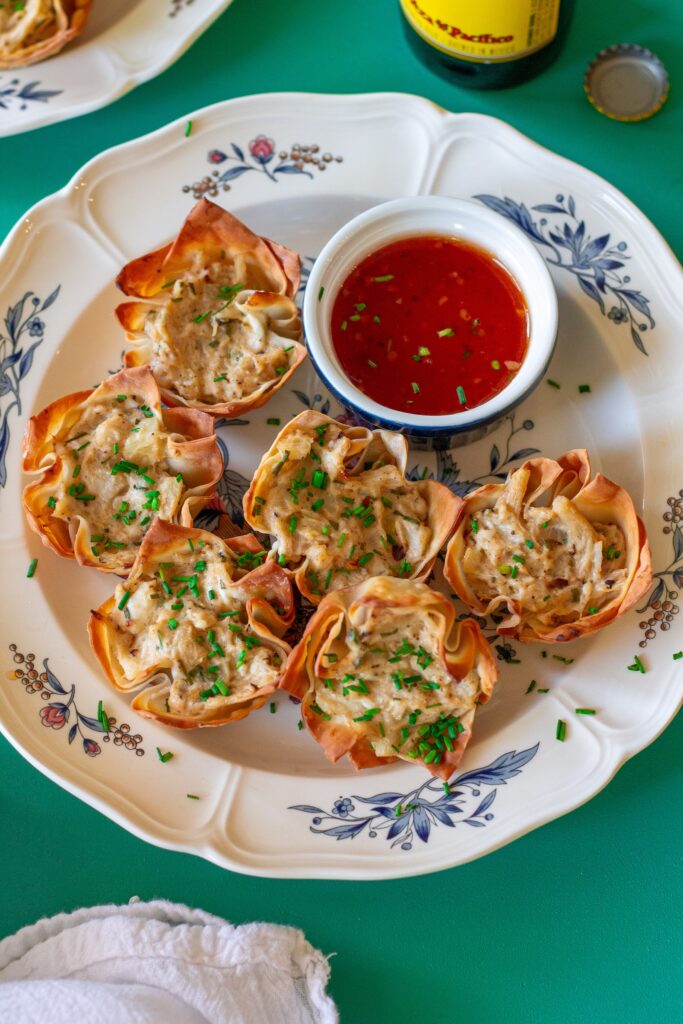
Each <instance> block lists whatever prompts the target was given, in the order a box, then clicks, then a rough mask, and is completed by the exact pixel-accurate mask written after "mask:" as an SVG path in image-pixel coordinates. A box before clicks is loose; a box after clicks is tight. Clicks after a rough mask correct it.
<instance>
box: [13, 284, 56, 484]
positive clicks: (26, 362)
mask: <svg viewBox="0 0 683 1024" xmlns="http://www.w3.org/2000/svg"><path fill="white" fill-rule="evenodd" d="M60 287H61V286H60V285H58V286H57V287H56V288H55V290H54V291H53V292H50V294H49V295H48V297H47V298H46V299H45V301H44V302H42V303H41V301H40V299H39V298H38V296H37V295H35V294H34V293H33V292H25V293H24V295H23V296H22V298H20V299H19V301H18V302H15V304H14V305H13V306H10V307H9V309H8V310H7V313H6V315H5V318H4V320H3V324H4V329H5V332H6V333H3V331H2V329H1V328H0V489H2V488H3V487H4V486H5V484H6V483H7V449H8V448H9V442H10V424H9V416H10V413H11V412H12V410H13V409H14V410H16V414H17V416H21V395H20V389H21V382H22V380H23V379H24V377H26V375H27V374H28V373H29V372H30V370H31V367H32V366H33V357H34V355H35V351H36V349H37V348H38V346H39V345H41V344H42V342H43V338H44V337H45V323H44V321H43V320H41V319H40V314H41V313H44V312H45V310H46V309H49V308H50V306H51V305H52V303H53V302H54V301H55V300H56V298H57V296H58V295H59V289H60ZM6 395H9V396H10V398H9V401H8V402H7V403H5V402H4V401H3V400H4V398H5V396H6Z"/></svg>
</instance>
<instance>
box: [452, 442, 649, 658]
mask: <svg viewBox="0 0 683 1024" xmlns="http://www.w3.org/2000/svg"><path fill="white" fill-rule="evenodd" d="M497 527H500V530H499V531H498V532H497ZM444 572H445V576H446V579H447V580H448V582H449V583H450V585H451V586H452V587H453V589H454V591H455V592H456V594H457V595H458V597H459V598H460V599H461V600H462V601H464V602H465V604H467V605H468V607H469V608H471V609H472V611H474V612H476V613H477V614H479V615H491V614H494V615H497V616H502V617H503V618H502V621H501V622H500V623H499V624H498V626H497V631H498V633H500V635H501V636H509V637H513V638H515V639H517V640H521V641H523V642H530V641H539V642H542V643H563V642H566V641H569V640H575V639H577V638H578V637H581V636H587V635H589V634H590V633H595V632H596V630H598V629H601V628H602V627H603V626H606V625H607V624H608V623H610V622H612V621H613V620H614V619H616V618H617V616H619V615H623V613H624V612H626V611H628V609H629V608H632V607H633V605H634V604H636V602H637V601H638V600H639V599H640V598H641V597H642V596H643V594H645V593H646V592H647V590H648V588H649V587H650V584H651V582H652V566H651V561H650V548H649V545H648V541H647V536H646V533H645V527H644V525H643V523H642V522H641V520H640V519H639V518H638V516H637V514H636V511H635V507H634V505H633V500H632V499H631V497H630V495H629V494H628V493H627V492H626V491H625V490H624V488H623V487H620V486H619V485H618V484H615V483H613V482H612V481H611V480H608V479H607V478H606V477H604V476H603V475H602V474H601V473H598V474H597V475H596V476H595V477H594V478H593V479H592V480H591V467H590V461H589V457H588V453H587V452H586V451H585V450H583V449H578V450H576V451H570V452H568V453H567V454H566V455H562V456H561V457H560V458H559V459H558V460H557V461H555V460H553V459H547V458H537V459H529V460H528V461H527V462H525V463H523V464H522V465H521V466H520V467H519V468H518V469H516V470H513V471H512V472H511V473H510V474H509V475H508V478H507V481H506V482H505V483H501V484H487V485H486V486H484V487H480V488H478V489H477V490H476V491H473V492H472V493H471V494H469V495H468V496H467V498H466V499H465V502H464V505H463V507H462V509H461V510H460V515H459V519H458V525H457V528H456V531H455V533H454V535H453V537H452V539H451V541H450V543H449V545H448V549H447V553H446V561H445V566H444Z"/></svg>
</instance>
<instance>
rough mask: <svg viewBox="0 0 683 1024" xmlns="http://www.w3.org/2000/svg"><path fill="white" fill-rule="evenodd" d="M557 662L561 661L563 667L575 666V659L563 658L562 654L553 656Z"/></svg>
mask: <svg viewBox="0 0 683 1024" xmlns="http://www.w3.org/2000/svg"><path fill="white" fill-rule="evenodd" d="M553 658H554V659H555V661H561V662H562V664H563V665H573V664H574V659H573V658H563V657H562V655H561V654H553Z"/></svg>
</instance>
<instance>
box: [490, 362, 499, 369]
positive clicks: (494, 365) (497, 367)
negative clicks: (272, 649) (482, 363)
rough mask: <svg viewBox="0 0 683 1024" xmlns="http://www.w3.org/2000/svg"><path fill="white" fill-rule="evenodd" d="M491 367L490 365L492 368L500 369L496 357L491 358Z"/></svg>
mask: <svg viewBox="0 0 683 1024" xmlns="http://www.w3.org/2000/svg"><path fill="white" fill-rule="evenodd" d="M491 367H492V368H493V369H494V370H500V363H499V362H498V360H497V359H492V360H491Z"/></svg>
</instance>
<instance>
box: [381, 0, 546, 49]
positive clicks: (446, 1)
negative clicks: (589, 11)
mask: <svg viewBox="0 0 683 1024" xmlns="http://www.w3.org/2000/svg"><path fill="white" fill-rule="evenodd" d="M560 2H561V0H401V7H402V9H403V13H404V15H405V16H406V18H407V19H408V22H409V24H410V25H412V27H413V28H414V29H415V31H416V32H417V33H418V35H420V36H422V38H423V39H424V40H426V42H428V43H429V44H430V45H431V46H435V47H436V48H437V50H441V51H442V52H443V53H450V54H453V56H454V57H461V58H464V59H465V60H473V61H509V60H518V59H519V58H520V57H526V56H527V55H528V54H530V53H533V52H534V51H535V50H540V49H542V48H543V47H544V46H547V45H548V43H550V42H552V40H553V39H554V38H555V34H556V32H557V20H558V17H559V13H560Z"/></svg>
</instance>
